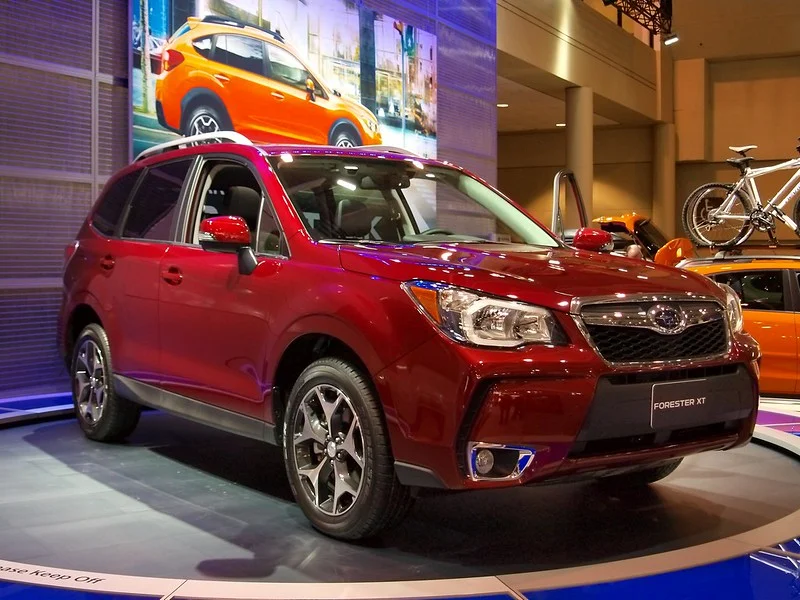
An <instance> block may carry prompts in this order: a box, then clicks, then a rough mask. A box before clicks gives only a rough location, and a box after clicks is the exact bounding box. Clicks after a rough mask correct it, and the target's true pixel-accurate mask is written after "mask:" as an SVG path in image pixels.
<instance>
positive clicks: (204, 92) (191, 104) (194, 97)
mask: <svg viewBox="0 0 800 600" xmlns="http://www.w3.org/2000/svg"><path fill="white" fill-rule="evenodd" d="M201 105H207V106H212V107H214V108H216V109H217V110H220V111H222V113H223V114H224V116H225V117H226V118H227V119H228V122H229V123H233V120H232V119H231V115H230V113H229V112H228V108H227V107H226V106H225V103H224V102H223V101H222V98H220V96H219V94H217V92H215V91H214V90H212V89H209V88H205V87H197V88H193V89H191V90H189V91H188V92H186V95H185V96H184V97H183V99H182V100H181V120H180V130H181V132H183V131H186V125H187V123H186V119H188V118H189V115H190V114H191V112H192V110H194V109H195V108H196V107H198V106H201Z"/></svg>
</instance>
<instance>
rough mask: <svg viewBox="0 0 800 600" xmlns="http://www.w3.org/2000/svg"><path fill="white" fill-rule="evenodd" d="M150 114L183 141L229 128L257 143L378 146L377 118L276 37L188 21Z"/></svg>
mask: <svg viewBox="0 0 800 600" xmlns="http://www.w3.org/2000/svg"><path fill="white" fill-rule="evenodd" d="M161 63H162V64H161V70H160V73H159V74H158V77H157V79H156V114H157V116H158V122H159V123H160V124H161V126H162V127H165V128H167V129H170V130H172V131H175V132H176V133H180V134H183V135H194V134H198V133H209V132H213V131H220V130H235V131H238V132H239V133H242V134H244V135H245V136H247V137H248V138H250V139H252V140H254V141H258V142H263V143H269V142H301V143H312V144H329V145H333V146H340V147H352V146H361V145H374V144H380V143H381V134H380V131H379V130H378V119H377V118H376V117H375V115H374V114H373V113H372V112H371V111H370V110H369V109H367V108H366V107H365V106H363V105H362V104H360V103H358V102H355V101H353V100H350V99H347V98H344V97H342V96H341V94H339V92H337V91H336V90H334V89H332V88H329V87H328V86H327V85H326V84H325V83H324V82H323V81H322V79H321V78H320V77H319V76H317V75H316V74H315V73H313V72H312V71H311V69H310V68H309V67H308V66H307V65H306V64H305V63H304V62H303V61H302V60H300V58H299V57H298V54H297V52H296V51H295V50H294V49H293V48H292V47H291V46H289V45H288V44H287V43H286V41H285V40H284V39H283V37H282V36H281V34H280V33H279V32H276V31H271V30H268V29H262V28H260V27H255V26H252V25H248V24H245V23H241V22H238V21H235V20H232V19H227V18H225V17H218V16H206V17H204V18H203V19H199V18H196V17H189V19H188V20H187V22H186V23H185V24H184V25H183V26H181V27H180V28H179V29H178V30H177V31H176V32H175V33H174V34H173V35H172V37H171V38H170V39H169V40H168V41H167V43H166V44H165V45H164V47H163V49H162V51H161Z"/></svg>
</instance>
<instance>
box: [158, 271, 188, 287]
mask: <svg viewBox="0 0 800 600" xmlns="http://www.w3.org/2000/svg"><path fill="white" fill-rule="evenodd" d="M161 279H163V280H164V281H166V282H167V283H168V284H170V285H179V284H180V283H181V281H183V272H182V271H181V270H180V269H179V268H178V267H175V266H173V267H170V268H169V269H164V270H162V271H161Z"/></svg>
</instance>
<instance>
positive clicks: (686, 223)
mask: <svg viewBox="0 0 800 600" xmlns="http://www.w3.org/2000/svg"><path fill="white" fill-rule="evenodd" d="M732 189H733V186H732V185H728V184H724V183H707V184H705V185H701V186H700V187H699V188H697V189H696V190H694V191H693V192H692V193H691V194H689V197H688V198H687V199H686V202H684V204H683V211H682V213H681V220H682V221H683V228H684V230H685V231H686V233H687V235H688V236H689V238H690V239H691V240H692V242H693V243H694V244H695V245H696V246H698V247H710V246H735V245H737V244H741V243H743V242H745V241H746V240H747V239H748V238H749V237H750V236H751V235H752V234H753V230H754V227H753V225H752V223H751V222H750V221H742V225H741V228H738V229H737V228H736V227H735V226H734V227H732V228H730V230H729V233H722V234H721V235H722V239H712V238H711V237H710V236H709V235H707V233H708V232H704V231H702V230H701V229H700V228H699V227H697V225H696V222H695V217H696V216H698V215H697V213H698V211H700V212H702V211H703V210H705V211H706V212H708V209H709V207H708V206H705V207H704V206H702V203H704V202H705V201H707V200H709V199H710V197H711V196H712V195H713V197H714V199H717V198H719V200H720V204H721V202H722V200H724V199H725V197H726V196H727V195H728V194H730V192H731V190H732ZM736 199H737V201H738V203H739V204H740V205H741V211H742V213H743V214H748V215H749V214H750V213H751V212H752V210H753V202H752V200H751V199H750V196H748V195H747V194H746V193H745V192H744V191H742V190H739V191H738V192H736ZM717 206H719V204H717ZM735 209H736V204H734V207H733V208H732V210H735ZM718 228H719V225H712V226H711V227H710V229H709V231H711V230H714V229H718Z"/></svg>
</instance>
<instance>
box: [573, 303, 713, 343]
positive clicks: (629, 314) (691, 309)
mask: <svg viewBox="0 0 800 600" xmlns="http://www.w3.org/2000/svg"><path fill="white" fill-rule="evenodd" d="M650 306H652V307H661V306H664V307H672V308H675V310H676V311H677V312H678V313H679V314H680V315H681V326H680V327H677V328H675V329H674V330H672V331H665V330H662V329H660V328H659V327H657V326H656V325H655V324H654V323H653V319H652V318H651V316H650V314H649V312H650V311H649V310H648V308H649V307H650ZM580 316H581V319H583V322H584V323H585V324H586V325H602V326H605V327H636V328H640V329H652V330H653V331H658V332H659V333H664V334H667V335H677V334H679V333H683V331H685V330H686V329H688V328H689V327H694V326H695V325H703V324H705V323H710V322H712V321H718V320H720V319H723V318H724V317H725V310H724V309H723V307H722V306H720V305H719V304H717V303H716V302H657V303H648V304H632V303H631V304H611V305H603V304H599V305H589V306H586V307H584V308H583V310H582V311H581V314H580Z"/></svg>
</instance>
